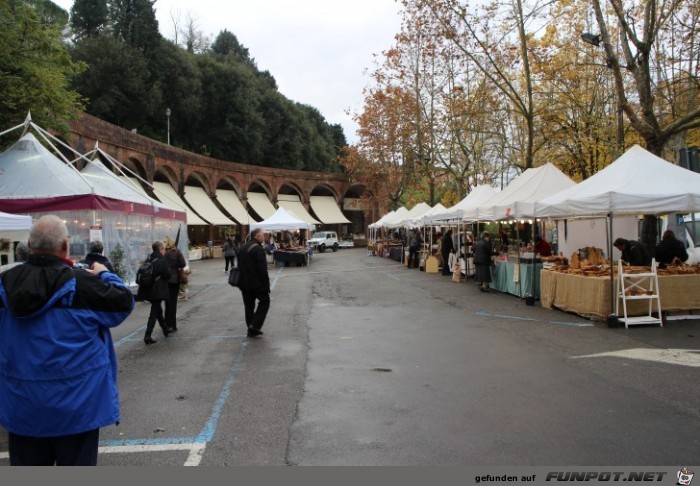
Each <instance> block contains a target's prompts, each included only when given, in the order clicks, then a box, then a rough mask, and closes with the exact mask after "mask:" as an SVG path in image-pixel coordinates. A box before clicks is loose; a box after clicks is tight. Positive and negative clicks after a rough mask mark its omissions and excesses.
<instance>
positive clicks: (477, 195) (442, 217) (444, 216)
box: [426, 185, 498, 224]
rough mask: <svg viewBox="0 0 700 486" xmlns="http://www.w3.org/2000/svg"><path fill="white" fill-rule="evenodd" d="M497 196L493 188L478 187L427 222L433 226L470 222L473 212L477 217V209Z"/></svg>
mask: <svg viewBox="0 0 700 486" xmlns="http://www.w3.org/2000/svg"><path fill="white" fill-rule="evenodd" d="M496 194H498V192H497V191H496V189H494V188H493V187H491V186H486V185H481V186H476V187H475V188H474V189H472V191H471V192H470V193H469V194H467V195H466V196H465V197H464V199H462V200H461V201H460V202H458V203H457V204H455V205H454V206H451V207H449V208H447V209H445V210H444V211H442V212H438V211H436V212H435V213H433V214H432V215H431V217H430V219H429V220H427V221H426V222H427V223H431V224H437V223H440V222H443V221H452V220H455V221H465V222H469V221H470V219H469V217H471V216H470V215H471V214H472V212H473V215H474V217H475V216H476V211H477V208H478V207H479V206H480V205H481V204H483V203H485V202H486V201H488V200H489V199H491V198H492V197H494V196H495V195H496Z"/></svg>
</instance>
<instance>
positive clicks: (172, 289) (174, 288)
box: [165, 283, 180, 329]
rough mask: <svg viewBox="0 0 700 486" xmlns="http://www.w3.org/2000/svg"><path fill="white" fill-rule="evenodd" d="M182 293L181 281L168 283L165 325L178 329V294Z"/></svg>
mask: <svg viewBox="0 0 700 486" xmlns="http://www.w3.org/2000/svg"><path fill="white" fill-rule="evenodd" d="M179 294H180V284H179V283H169V284H168V298H167V299H166V300H165V325H166V327H168V328H170V329H177V296H178V295H179Z"/></svg>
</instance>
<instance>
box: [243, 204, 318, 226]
mask: <svg viewBox="0 0 700 486" xmlns="http://www.w3.org/2000/svg"><path fill="white" fill-rule="evenodd" d="M258 228H262V229H263V231H296V230H299V229H304V230H310V231H313V229H314V228H315V226H314V225H313V224H312V223H308V222H306V221H304V220H303V219H301V218H299V217H298V216H296V215H295V214H293V213H290V212H289V211H287V210H286V209H284V208H283V207H280V208H277V211H275V213H274V214H273V215H272V216H270V217H269V218H267V219H265V220H263V221H260V222H258V223H250V229H251V231H252V230H254V229H258Z"/></svg>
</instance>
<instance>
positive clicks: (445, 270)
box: [442, 253, 452, 275]
mask: <svg viewBox="0 0 700 486" xmlns="http://www.w3.org/2000/svg"><path fill="white" fill-rule="evenodd" d="M442 260H443V264H442V274H443V275H452V272H450V254H449V253H448V254H447V255H444V254H443V255H442Z"/></svg>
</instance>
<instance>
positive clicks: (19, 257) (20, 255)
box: [15, 241, 29, 262]
mask: <svg viewBox="0 0 700 486" xmlns="http://www.w3.org/2000/svg"><path fill="white" fill-rule="evenodd" d="M28 259H29V247H28V246H27V244H26V243H25V242H24V241H20V242H19V243H17V246H16V247H15V261H17V262H26V261H27V260H28Z"/></svg>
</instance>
